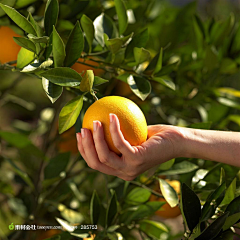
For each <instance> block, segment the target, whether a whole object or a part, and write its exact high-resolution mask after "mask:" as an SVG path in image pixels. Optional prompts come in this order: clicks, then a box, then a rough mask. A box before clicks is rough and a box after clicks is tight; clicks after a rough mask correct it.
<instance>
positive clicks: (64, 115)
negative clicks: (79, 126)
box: [59, 95, 83, 134]
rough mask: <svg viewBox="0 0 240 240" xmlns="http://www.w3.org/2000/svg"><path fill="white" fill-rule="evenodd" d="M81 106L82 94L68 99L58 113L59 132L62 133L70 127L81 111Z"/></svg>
mask: <svg viewBox="0 0 240 240" xmlns="http://www.w3.org/2000/svg"><path fill="white" fill-rule="evenodd" d="M82 106H83V95H81V96H78V97H76V98H74V99H72V100H71V101H69V102H68V103H67V104H66V105H65V106H64V107H63V108H62V110H61V112H60V114H59V133H60V134H62V133H63V132H65V131H66V130H68V129H69V128H70V127H72V126H73V125H74V124H75V122H76V121H77V118H78V116H79V114H80V112H81V109H82Z"/></svg>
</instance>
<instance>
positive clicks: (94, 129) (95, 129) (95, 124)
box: [93, 121, 98, 132]
mask: <svg viewBox="0 0 240 240" xmlns="http://www.w3.org/2000/svg"><path fill="white" fill-rule="evenodd" d="M97 127H98V125H97V121H93V131H94V132H95V131H97Z"/></svg>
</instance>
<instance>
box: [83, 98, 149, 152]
mask: <svg viewBox="0 0 240 240" xmlns="http://www.w3.org/2000/svg"><path fill="white" fill-rule="evenodd" d="M109 113H114V114H116V115H117V116H118V118H119V121H120V129H121V131H122V133H123V136H124V137H125V139H126V140H127V141H128V142H129V143H130V144H131V145H132V146H137V145H140V144H141V143H143V142H144V141H146V139H147V122H146V119H145V117H144V114H143V113H142V111H141V109H140V108H139V107H138V106H137V105H136V104H135V103H134V102H132V101H131V100H129V99H127V98H124V97H118V96H108V97H104V98H101V99H100V100H98V101H96V102H95V103H93V104H92V105H91V106H90V107H89V108H88V110H87V111H86V113H85V115H84V118H83V124H82V127H83V128H88V129H90V130H91V132H93V121H95V120H98V121H100V122H101V123H102V125H103V129H104V136H105V140H106V142H107V144H108V146H109V149H110V150H112V151H114V152H115V153H117V154H120V152H119V151H118V149H117V148H116V147H115V146H114V144H113V141H112V138H111V134H110V131H109V124H110V120H109Z"/></svg>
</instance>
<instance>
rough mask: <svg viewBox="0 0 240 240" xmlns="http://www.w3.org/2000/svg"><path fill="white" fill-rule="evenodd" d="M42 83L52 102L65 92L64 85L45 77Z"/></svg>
mask: <svg viewBox="0 0 240 240" xmlns="http://www.w3.org/2000/svg"><path fill="white" fill-rule="evenodd" d="M42 85H43V89H44V91H45V93H46V94H47V96H48V98H49V99H50V101H51V102H52V103H55V102H56V101H57V100H58V98H59V97H60V96H61V94H62V92H63V87H62V86H58V85H56V84H54V83H52V82H50V81H49V80H47V79H46V78H44V77H43V78H42Z"/></svg>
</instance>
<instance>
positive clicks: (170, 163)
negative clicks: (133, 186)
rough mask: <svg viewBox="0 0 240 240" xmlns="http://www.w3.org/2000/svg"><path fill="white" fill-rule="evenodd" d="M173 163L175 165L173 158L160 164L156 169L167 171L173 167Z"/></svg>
mask: <svg viewBox="0 0 240 240" xmlns="http://www.w3.org/2000/svg"><path fill="white" fill-rule="evenodd" d="M174 163H175V158H173V159H171V160H169V161H167V162H164V163H161V164H160V166H159V168H158V169H159V170H168V169H169V168H171V167H172V166H173V164H174Z"/></svg>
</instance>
